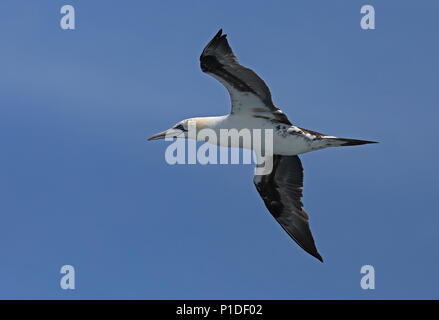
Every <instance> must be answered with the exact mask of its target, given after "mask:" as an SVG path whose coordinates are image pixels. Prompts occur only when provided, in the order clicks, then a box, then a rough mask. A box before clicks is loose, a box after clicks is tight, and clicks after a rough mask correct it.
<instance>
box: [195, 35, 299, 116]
mask: <svg viewBox="0 0 439 320" xmlns="http://www.w3.org/2000/svg"><path fill="white" fill-rule="evenodd" d="M226 36H227V35H225V34H222V30H220V31H218V33H217V34H216V35H215V37H213V39H212V40H211V41H210V42H209V43H208V44H207V46H206V47H205V48H204V50H203V52H202V54H201V56H200V65H201V70H203V72H205V73H207V74H209V75H211V76H213V77H214V78H215V79H217V80H218V81H220V82H221V83H222V84H223V85H224V86H225V87H226V88H227V90H228V91H229V94H230V98H231V100H232V113H238V112H248V113H252V114H255V115H256V116H258V117H261V118H266V119H270V120H276V121H277V122H282V123H285V124H291V123H290V121H289V120H288V118H287V116H286V115H285V114H284V113H283V112H282V111H281V110H280V109H278V108H276V107H275V106H274V104H273V101H272V100H271V93H270V89H268V87H267V85H266V84H265V82H264V81H263V80H262V79H261V78H259V77H258V75H257V74H256V73H255V72H253V70H251V69H249V68H246V67H244V66H242V65H240V64H239V63H238V58H236V56H235V55H234V54H233V51H232V49H231V48H230V46H229V43H228V42H227V38H226Z"/></svg>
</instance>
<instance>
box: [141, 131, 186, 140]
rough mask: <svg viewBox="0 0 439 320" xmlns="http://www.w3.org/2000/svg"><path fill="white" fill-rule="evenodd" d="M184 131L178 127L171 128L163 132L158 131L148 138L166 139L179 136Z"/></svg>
mask: <svg viewBox="0 0 439 320" xmlns="http://www.w3.org/2000/svg"><path fill="white" fill-rule="evenodd" d="M181 133H182V131H181V130H178V129H177V130H176V129H169V130H165V131H163V132H159V133H156V134H155V135H153V136H151V137H149V138H148V139H147V140H148V141H150V140H159V139H165V138H173V137H178V136H179V135H180V134H181Z"/></svg>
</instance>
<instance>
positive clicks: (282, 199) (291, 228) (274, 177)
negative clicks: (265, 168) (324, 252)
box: [253, 155, 323, 262]
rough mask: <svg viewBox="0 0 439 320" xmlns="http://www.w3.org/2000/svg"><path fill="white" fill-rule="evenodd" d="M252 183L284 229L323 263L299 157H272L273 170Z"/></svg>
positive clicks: (255, 178) (256, 178) (259, 176)
mask: <svg viewBox="0 0 439 320" xmlns="http://www.w3.org/2000/svg"><path fill="white" fill-rule="evenodd" d="M253 182H254V184H255V186H256V189H257V190H258V192H259V194H260V195H261V197H262V199H263V200H264V203H265V206H266V207H267V209H268V210H269V211H270V213H271V214H272V215H273V217H274V218H275V219H276V220H277V222H279V224H280V225H281V226H282V228H283V229H284V230H285V231H286V232H287V233H288V234H289V235H290V237H291V238H293V239H294V241H296V242H297V244H298V245H299V246H300V247H302V248H303V249H304V250H305V251H306V252H308V253H309V254H311V255H312V256H314V257H316V258H317V259H319V260H320V261H322V262H323V259H322V257H321V256H320V254H319V253H318V251H317V248H316V246H315V243H314V239H313V236H312V234H311V230H310V227H309V223H308V215H307V213H306V212H305V210H304V209H303V204H302V201H301V198H302V188H303V167H302V163H301V161H300V159H299V157H298V156H280V155H274V156H273V170H272V172H271V173H270V174H268V175H255V177H254V179H253Z"/></svg>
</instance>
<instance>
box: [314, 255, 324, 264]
mask: <svg viewBox="0 0 439 320" xmlns="http://www.w3.org/2000/svg"><path fill="white" fill-rule="evenodd" d="M314 257H316V258H317V259H318V260H319V261H320V262H321V263H323V258H322V256H321V255H320V254H318V253H316V254H315V255H314Z"/></svg>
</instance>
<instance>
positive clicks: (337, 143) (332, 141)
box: [325, 137, 378, 147]
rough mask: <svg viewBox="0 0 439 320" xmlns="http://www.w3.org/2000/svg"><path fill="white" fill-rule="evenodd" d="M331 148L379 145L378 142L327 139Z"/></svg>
mask: <svg viewBox="0 0 439 320" xmlns="http://www.w3.org/2000/svg"><path fill="white" fill-rule="evenodd" d="M325 140H327V142H328V143H329V145H330V146H331V147H344V146H359V145H362V144H369V143H378V142H376V141H368V140H357V139H349V138H332V137H331V138H325Z"/></svg>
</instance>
